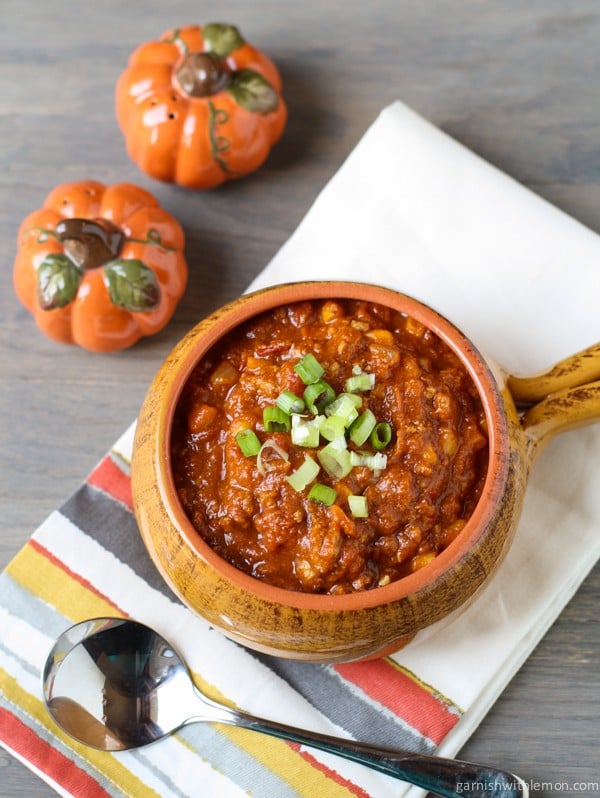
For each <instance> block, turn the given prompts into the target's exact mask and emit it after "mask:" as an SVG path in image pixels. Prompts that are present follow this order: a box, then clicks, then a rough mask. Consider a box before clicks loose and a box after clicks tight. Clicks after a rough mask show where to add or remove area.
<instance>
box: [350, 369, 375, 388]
mask: <svg viewBox="0 0 600 798" xmlns="http://www.w3.org/2000/svg"><path fill="white" fill-rule="evenodd" d="M374 385H375V375H374V374H364V373H361V374H355V375H354V376H352V377H348V379H347V380H346V390H347V391H350V392H352V391H370V390H371V388H372V387H373V386H374Z"/></svg>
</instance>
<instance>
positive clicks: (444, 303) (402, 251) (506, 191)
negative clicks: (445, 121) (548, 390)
mask: <svg viewBox="0 0 600 798" xmlns="http://www.w3.org/2000/svg"><path fill="white" fill-rule="evenodd" d="M295 275H302V276H303V278H306V279H350V280H361V281H366V282H374V283H378V284H380V285H385V286H388V287H390V288H394V289H396V290H398V291H402V292H403V293H406V294H411V295H412V296H414V297H416V298H417V299H420V300H422V301H424V302H426V303H428V304H429V305H431V306H432V307H434V308H435V309H437V310H438V311H440V312H441V313H442V314H443V315H445V316H446V317H447V318H449V319H450V320H451V321H452V322H454V323H455V324H456V325H457V326H458V327H459V328H460V329H461V330H462V331H463V332H464V333H465V334H466V335H467V336H469V337H470V338H471V339H472V341H473V342H474V343H475V344H476V345H477V346H478V348H479V349H480V350H481V351H483V352H485V353H486V354H487V355H489V356H490V357H491V358H493V359H494V360H496V361H497V362H499V363H501V364H502V365H503V366H504V367H505V368H506V369H507V370H508V371H509V372H510V373H512V374H517V373H525V374H532V373H535V372H537V371H541V370H542V369H544V368H546V367H547V366H550V365H552V364H553V363H554V362H556V361H557V360H559V359H561V358H563V357H565V356H567V355H570V354H573V353H574V352H577V351H579V350H580V349H583V348H585V347H586V346H589V345H590V344H592V343H594V342H596V341H598V340H599V339H600V312H599V310H598V308H599V307H600V237H599V236H598V235H597V234H595V233H593V232H592V231H590V230H589V229H587V228H586V227H584V226H583V225H581V224H580V223H578V222H577V221H575V220H574V219H572V218H571V217H569V216H568V215H566V214H565V213H562V212H561V211H560V210H558V209H557V208H556V207H554V206H552V205H551V204H549V203H548V202H546V201H544V200H543V199H541V198H540V197H538V196H537V195H535V194H534V193H532V192H531V191H529V190H528V189H526V188H524V187H523V186H522V185H520V184H519V183H517V182H516V181H515V180H513V179H511V178H510V177H508V176H507V175H506V174H504V173H503V172H501V171H499V170H498V169H496V168H494V167H493V166H491V165H490V164H489V163H487V162H486V161H484V160H483V159H481V158H480V157H478V156H477V155H475V154H474V153H473V152H471V151H470V150H468V149H467V148H465V147H463V146H462V145H461V144H459V143H458V142H457V141H455V140H454V139H452V138H450V137H449V136H448V135H446V134H445V133H443V132H442V131H441V130H440V129H439V128H437V127H435V126H433V125H432V124H430V123H429V122H427V121H426V120H425V119H423V118H422V117H420V116H419V115H417V114H416V113H415V112H414V111H412V110H411V109H409V108H407V107H406V106H405V105H403V104H402V103H400V102H396V103H394V104H393V105H391V106H389V107H387V108H386V109H384V110H383V111H382V113H381V114H380V116H379V118H378V119H377V120H376V121H375V123H374V124H373V125H372V126H371V128H370V129H369V130H368V131H367V133H366V134H365V136H364V137H363V139H362V140H361V141H360V143H359V144H358V146H357V147H356V148H355V149H354V150H353V152H352V153H351V154H350V156H349V157H348V159H347V161H346V162H345V164H344V165H343V166H342V168H341V169H340V170H339V172H338V173H337V174H336V175H335V176H334V178H333V179H332V180H331V181H330V183H329V184H328V185H327V186H326V187H325V189H324V190H323V191H322V193H321V194H320V196H319V197H318V198H317V200H316V201H315V203H314V205H313V206H312V208H311V209H310V211H309V212H308V214H307V215H306V217H305V218H304V220H303V221H302V222H301V224H300V225H299V227H298V229H297V230H296V232H295V233H294V234H293V235H292V236H291V238H290V239H289V240H288V241H287V243H286V244H285V245H284V246H283V247H282V248H281V250H280V251H279V253H278V254H277V255H276V256H275V258H274V259H273V260H272V261H271V263H270V264H269V265H268V267H267V268H266V269H265V270H264V271H263V272H262V273H261V274H260V275H259V276H258V278H257V279H256V280H255V281H254V282H253V283H252V285H251V286H250V288H251V289H255V288H260V287H263V286H266V285H271V284H275V283H279V282H287V281H289V280H290V278H293V277H294V276H295ZM599 495H600V425H595V426H591V427H587V428H584V429H579V430H575V431H572V432H569V433H566V434H562V435H561V436H559V437H558V438H556V439H555V440H554V441H552V442H551V443H550V445H549V446H547V448H546V450H545V451H543V452H542V454H541V456H540V459H539V460H538V462H537V463H536V465H535V466H534V470H533V473H532V476H531V480H530V483H529V487H528V493H527V497H526V501H525V507H524V510H523V514H522V517H521V522H520V524H519V528H518V533H517V535H516V540H515V543H514V545H513V547H512V549H511V551H510V553H509V556H508V558H507V560H506V561H505V563H504V565H503V566H502V568H501V569H500V571H499V572H498V573H497V575H496V576H495V577H494V579H493V580H492V582H491V583H490V584H489V585H488V587H487V588H486V589H485V592H484V594H483V595H481V596H480V597H479V598H478V599H477V601H476V602H475V603H474V604H473V605H472V607H471V608H470V609H468V610H467V611H466V612H464V613H462V614H460V613H459V614H458V617H456V618H455V619H454V620H453V621H452V622H449V621H442V622H441V623H440V624H438V625H437V626H436V627H432V628H430V629H429V630H426V631H424V632H422V633H421V634H420V635H419V636H418V637H417V638H416V639H415V640H414V641H413V642H412V643H411V644H410V645H409V646H408V647H407V648H406V649H404V650H403V651H401V652H400V653H399V654H398V655H397V656H396V657H395V659H397V661H398V662H401V663H402V664H403V665H406V666H407V667H408V668H410V669H412V670H414V671H415V672H416V673H418V674H419V675H420V677H421V678H424V679H425V680H426V681H428V682H429V683H430V684H433V685H435V686H436V687H438V688H439V689H440V690H441V691H442V692H443V693H444V694H445V695H447V696H449V697H451V698H452V700H454V701H455V702H456V703H457V704H458V705H460V706H461V707H463V708H464V709H465V714H464V716H463V717H462V719H461V721H460V722H459V723H458V724H457V726H456V727H455V728H454V729H453V730H452V732H450V734H449V735H448V737H447V738H446V739H445V741H444V742H443V743H442V745H441V748H440V750H441V751H442V752H443V753H445V754H448V755H450V754H454V753H456V751H458V750H459V748H460V747H461V746H462V745H463V744H464V742H465V741H466V740H467V738H468V737H469V736H470V735H471V733H472V732H473V730H474V729H475V728H476V726H477V725H478V724H479V722H480V721H481V720H482V718H483V717H484V715H485V714H486V712H487V710H488V709H489V707H490V706H491V705H492V704H493V703H494V701H495V700H496V699H497V697H498V695H499V694H500V693H501V691H502V690H503V688H504V687H505V686H506V684H507V683H508V682H509V681H510V679H511V678H512V676H513V675H514V674H515V672H516V671H517V670H518V668H519V667H520V665H521V664H522V663H523V661H524V660H525V659H526V658H527V656H528V655H529V653H530V652H531V651H532V650H533V648H534V647H535V645H536V644H537V643H538V642H539V640H540V639H541V637H542V636H543V635H544V633H545V631H546V630H547V629H548V627H549V626H550V625H551V624H552V623H553V621H554V620H555V618H556V617H557V616H558V614H559V613H560V611H561V609H562V608H563V607H564V606H565V605H566V603H567V602H568V601H569V599H570V598H571V597H572V595H573V594H574V592H575V591H576V590H577V588H578V586H579V585H580V584H581V582H582V581H583V579H584V578H585V576H586V575H587V573H588V572H589V571H590V569H591V568H592V566H593V565H594V563H595V562H596V561H597V559H598V556H599V554H600V502H599V500H598V496H599ZM409 794H410V797H411V798H414V796H416V795H417V794H418V791H417V790H412V791H411V792H410V793H409Z"/></svg>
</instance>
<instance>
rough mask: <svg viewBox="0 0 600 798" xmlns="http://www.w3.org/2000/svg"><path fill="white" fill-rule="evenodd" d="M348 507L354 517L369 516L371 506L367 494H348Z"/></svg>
mask: <svg viewBox="0 0 600 798" xmlns="http://www.w3.org/2000/svg"><path fill="white" fill-rule="evenodd" d="M348 507H349V508H350V512H351V513H352V515H353V516H354V518H368V517H369V508H368V507H367V497H366V496H355V495H354V494H353V495H351V496H348Z"/></svg>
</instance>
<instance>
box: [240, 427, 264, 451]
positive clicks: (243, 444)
mask: <svg viewBox="0 0 600 798" xmlns="http://www.w3.org/2000/svg"><path fill="white" fill-rule="evenodd" d="M235 441H236V443H237V445H238V446H239V447H240V449H241V450H242V454H243V455H244V457H254V456H255V455H257V454H258V453H259V452H260V447H261V445H262V444H261V442H260V440H259V439H258V435H257V434H256V432H254V430H253V429H241V430H240V431H239V432H238V433H237V435H236V436H235Z"/></svg>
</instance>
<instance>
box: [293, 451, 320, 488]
mask: <svg viewBox="0 0 600 798" xmlns="http://www.w3.org/2000/svg"><path fill="white" fill-rule="evenodd" d="M319 470H320V469H319V464H318V463H316V462H315V461H314V460H313V459H312V457H309V456H308V455H307V454H305V455H304V462H303V463H302V465H301V466H300V467H299V468H297V469H296V470H295V471H294V472H293V473H292V474H290V475H289V477H286V478H285V479H286V482H289V484H290V485H291V486H292V488H293V489H294V490H297V491H301V490H304V488H305V487H306V486H307V485H308V484H309V483H310V482H312V481H313V479H314V478H315V477H316V476H317V474H318V473H319Z"/></svg>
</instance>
